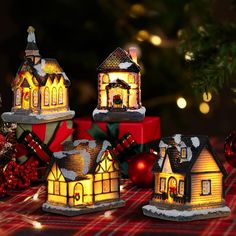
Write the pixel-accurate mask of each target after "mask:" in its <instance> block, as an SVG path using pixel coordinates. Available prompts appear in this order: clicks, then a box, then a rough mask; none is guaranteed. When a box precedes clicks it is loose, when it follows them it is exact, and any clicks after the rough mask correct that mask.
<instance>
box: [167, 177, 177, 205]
mask: <svg viewBox="0 0 236 236" xmlns="http://www.w3.org/2000/svg"><path fill="white" fill-rule="evenodd" d="M167 191H168V201H169V202H173V200H174V196H175V195H176V194H177V181H176V179H175V178H174V177H170V178H169V180H168V189H167Z"/></svg>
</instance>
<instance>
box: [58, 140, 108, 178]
mask: <svg viewBox="0 0 236 236" xmlns="http://www.w3.org/2000/svg"><path fill="white" fill-rule="evenodd" d="M67 146H68V147H69V148H70V150H68V149H67V148H66V147H65V149H66V150H65V151H61V152H56V153H54V160H55V161H56V162H57V164H58V167H59V168H60V170H61V171H62V174H63V176H64V177H65V178H66V179H67V180H68V181H73V180H75V179H79V178H84V176H85V175H86V174H88V173H93V172H94V171H95V168H96V166H97V164H98V162H99V161H100V159H101V157H102V155H103V153H104V152H105V151H106V150H107V149H108V147H110V146H111V144H110V143H109V142H108V141H106V140H105V141H95V140H91V141H89V140H85V139H82V140H76V141H74V142H73V143H72V142H71V143H67Z"/></svg>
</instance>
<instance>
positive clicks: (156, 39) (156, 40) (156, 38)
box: [150, 35, 162, 46]
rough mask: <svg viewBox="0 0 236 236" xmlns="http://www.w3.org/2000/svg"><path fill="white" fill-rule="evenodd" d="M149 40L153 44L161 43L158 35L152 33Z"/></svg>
mask: <svg viewBox="0 0 236 236" xmlns="http://www.w3.org/2000/svg"><path fill="white" fill-rule="evenodd" d="M150 42H151V43H152V44H153V45H155V46H159V45H161V43H162V40H161V38H160V37H159V36H158V35H152V36H151V37H150Z"/></svg>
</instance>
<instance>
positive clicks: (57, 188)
mask: <svg viewBox="0 0 236 236" xmlns="http://www.w3.org/2000/svg"><path fill="white" fill-rule="evenodd" d="M54 195H60V181H58V180H55V181H54Z"/></svg>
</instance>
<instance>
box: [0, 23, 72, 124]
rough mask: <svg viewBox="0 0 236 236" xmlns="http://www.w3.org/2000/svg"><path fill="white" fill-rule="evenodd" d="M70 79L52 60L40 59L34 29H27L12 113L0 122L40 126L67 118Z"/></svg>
mask: <svg viewBox="0 0 236 236" xmlns="http://www.w3.org/2000/svg"><path fill="white" fill-rule="evenodd" d="M69 86H70V80H69V78H68V77H67V76H66V74H65V72H64V71H63V70H62V68H61V67H60V65H59V64H58V62H57V61H56V60H55V59H43V58H41V56H40V54H39V50H38V47H37V44H36V39H35V34H34V28H33V27H31V26H30V27H29V28H28V38H27V47H26V50H25V61H24V62H23V63H22V65H21V66H20V68H19V70H18V72H17V74H16V77H15V79H14V81H13V82H12V90H13V93H14V99H13V107H12V112H11V113H9V112H6V113H4V114H3V115H2V118H3V120H5V121H8V122H20V123H24V122H26V123H42V122H45V121H55V120H58V119H60V120H61V119H62V118H63V119H70V118H72V117H73V116H74V111H70V109H69V101H68V87H69Z"/></svg>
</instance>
